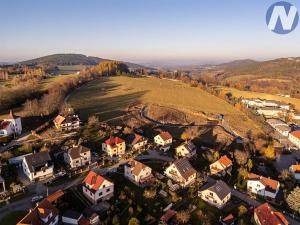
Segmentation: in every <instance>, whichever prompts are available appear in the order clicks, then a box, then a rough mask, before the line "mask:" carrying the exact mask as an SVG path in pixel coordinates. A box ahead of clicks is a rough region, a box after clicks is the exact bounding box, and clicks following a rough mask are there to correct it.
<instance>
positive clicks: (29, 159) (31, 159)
mask: <svg viewBox="0 0 300 225" xmlns="http://www.w3.org/2000/svg"><path fill="white" fill-rule="evenodd" d="M24 160H25V161H26V163H27V165H28V169H29V171H30V172H34V167H39V166H43V165H45V164H46V163H48V162H50V161H51V157H50V155H49V153H48V152H47V151H45V152H38V153H34V154H30V155H26V156H25V157H24Z"/></svg>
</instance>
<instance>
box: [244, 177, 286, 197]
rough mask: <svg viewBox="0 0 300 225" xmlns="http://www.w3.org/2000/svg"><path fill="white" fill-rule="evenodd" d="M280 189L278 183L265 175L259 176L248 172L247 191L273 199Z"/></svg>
mask: <svg viewBox="0 0 300 225" xmlns="http://www.w3.org/2000/svg"><path fill="white" fill-rule="evenodd" d="M279 189H280V183H279V182H278V181H277V180H273V179H270V178H267V177H263V176H259V175H257V174H254V173H249V174H248V180H247V191H248V193H251V194H255V195H260V196H262V197H266V198H271V199H275V198H276V196H277V194H278V192H279Z"/></svg>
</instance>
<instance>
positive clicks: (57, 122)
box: [53, 115, 66, 125]
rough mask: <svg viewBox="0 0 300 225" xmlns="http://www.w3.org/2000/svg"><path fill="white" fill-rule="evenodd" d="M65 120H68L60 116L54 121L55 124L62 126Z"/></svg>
mask: <svg viewBox="0 0 300 225" xmlns="http://www.w3.org/2000/svg"><path fill="white" fill-rule="evenodd" d="M65 119H66V118H65V117H63V116H61V115H58V116H57V117H55V119H54V121H53V122H54V123H55V124H57V125H61V124H62V122H64V120H65Z"/></svg>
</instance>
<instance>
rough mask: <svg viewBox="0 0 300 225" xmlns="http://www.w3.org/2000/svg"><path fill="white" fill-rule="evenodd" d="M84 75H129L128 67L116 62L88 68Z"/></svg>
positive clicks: (106, 62)
mask: <svg viewBox="0 0 300 225" xmlns="http://www.w3.org/2000/svg"><path fill="white" fill-rule="evenodd" d="M84 73H90V74H91V75H93V76H115V75H124V74H127V73H129V69H128V66H127V65H126V64H125V63H122V62H118V61H103V62H100V63H99V64H98V65H96V66H94V67H91V68H88V69H86V70H85V71H84Z"/></svg>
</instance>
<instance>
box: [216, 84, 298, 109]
mask: <svg viewBox="0 0 300 225" xmlns="http://www.w3.org/2000/svg"><path fill="white" fill-rule="evenodd" d="M221 89H222V90H226V91H228V92H231V93H232V95H233V96H235V97H237V98H239V97H244V98H262V99H268V100H276V101H281V102H285V103H291V104H293V105H294V106H295V107H296V110H297V111H300V99H298V98H285V97H281V96H277V95H271V94H266V93H259V92H251V91H240V90H237V89H234V88H227V87H226V88H225V87H221Z"/></svg>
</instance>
